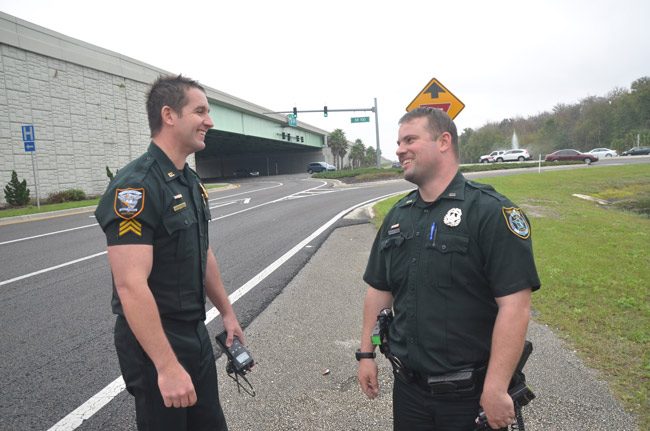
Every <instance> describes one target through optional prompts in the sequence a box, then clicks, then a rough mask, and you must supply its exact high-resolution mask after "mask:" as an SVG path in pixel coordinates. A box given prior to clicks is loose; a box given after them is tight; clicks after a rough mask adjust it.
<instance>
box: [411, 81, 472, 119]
mask: <svg viewBox="0 0 650 431" xmlns="http://www.w3.org/2000/svg"><path fill="white" fill-rule="evenodd" d="M464 107H465V104H464V103H463V102H461V101H460V100H458V98H457V97H456V96H454V95H453V94H452V93H451V91H449V90H447V89H446V88H445V86H444V85H442V84H441V83H440V82H439V81H438V80H437V79H436V78H433V79H432V80H431V81H429V83H428V84H427V85H425V86H424V88H423V89H422V91H420V93H419V94H418V95H417V96H415V99H413V101H412V102H411V103H410V104H409V106H407V107H406V111H409V112H410V111H412V110H414V109H416V108H436V109H441V110H443V111H445V112H446V113H447V114H448V115H449V116H450V117H451V118H452V120H453V119H454V118H456V116H457V115H458V114H459V113H460V111H462V110H463V108H464Z"/></svg>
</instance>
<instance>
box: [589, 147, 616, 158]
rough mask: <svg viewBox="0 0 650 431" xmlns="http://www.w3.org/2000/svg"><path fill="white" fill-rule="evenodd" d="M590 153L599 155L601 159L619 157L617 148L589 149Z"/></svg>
mask: <svg viewBox="0 0 650 431" xmlns="http://www.w3.org/2000/svg"><path fill="white" fill-rule="evenodd" d="M589 154H593V155H594V156H596V157H598V158H599V159H602V158H603V157H617V156H618V153H617V152H616V150H610V149H609V148H594V149H593V150H591V151H589Z"/></svg>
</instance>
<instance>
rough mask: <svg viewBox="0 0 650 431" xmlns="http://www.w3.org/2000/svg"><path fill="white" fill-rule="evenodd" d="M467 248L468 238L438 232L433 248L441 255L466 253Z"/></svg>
mask: <svg viewBox="0 0 650 431" xmlns="http://www.w3.org/2000/svg"><path fill="white" fill-rule="evenodd" d="M468 247H469V236H465V235H458V234H450V233H443V232H440V233H439V234H438V236H437V237H436V240H435V244H433V248H435V249H436V250H438V251H440V252H442V253H462V254H465V253H466V252H467V248H468Z"/></svg>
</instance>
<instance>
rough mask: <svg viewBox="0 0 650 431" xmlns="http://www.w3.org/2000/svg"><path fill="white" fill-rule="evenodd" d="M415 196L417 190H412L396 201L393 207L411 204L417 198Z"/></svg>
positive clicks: (416, 195)
mask: <svg viewBox="0 0 650 431" xmlns="http://www.w3.org/2000/svg"><path fill="white" fill-rule="evenodd" d="M417 198H418V191H417V190H413V191H412V192H410V193H409V194H407V195H406V196H404V197H403V198H402V199H400V200H399V201H397V202H396V203H395V205H393V208H402V207H406V206H411V205H412V204H413V202H415V201H416V200H417Z"/></svg>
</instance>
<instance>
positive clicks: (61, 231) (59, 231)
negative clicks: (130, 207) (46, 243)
mask: <svg viewBox="0 0 650 431" xmlns="http://www.w3.org/2000/svg"><path fill="white" fill-rule="evenodd" d="M92 226H97V223H93V224H87V225H83V226H79V227H73V228H70V229H63V230H57V231H56V232H48V233H42V234H40V235H34V236H28V237H25V238H18V239H12V240H10V241H3V242H0V245H5V244H11V243H14V242H20V241H27V240H28V239H36V238H43V237H44V236H50V235H56V234H58V233H65V232H71V231H73V230H77V229H85V228H87V227H92Z"/></svg>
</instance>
